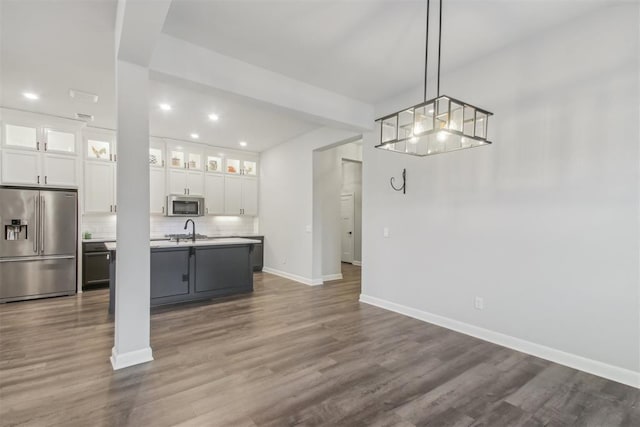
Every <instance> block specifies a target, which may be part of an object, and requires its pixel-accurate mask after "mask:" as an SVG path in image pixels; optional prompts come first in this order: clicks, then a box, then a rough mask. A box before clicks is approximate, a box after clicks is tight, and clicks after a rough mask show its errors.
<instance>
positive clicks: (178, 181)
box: [168, 168, 204, 196]
mask: <svg viewBox="0 0 640 427" xmlns="http://www.w3.org/2000/svg"><path fill="white" fill-rule="evenodd" d="M168 182H169V193H170V194H183V195H188V196H202V195H204V176H203V173H202V172H200V171H191V170H187V169H171V168H169V180H168Z"/></svg>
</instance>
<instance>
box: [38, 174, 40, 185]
mask: <svg viewBox="0 0 640 427" xmlns="http://www.w3.org/2000/svg"><path fill="white" fill-rule="evenodd" d="M38 184H40V175H38Z"/></svg>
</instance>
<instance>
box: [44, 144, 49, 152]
mask: <svg viewBox="0 0 640 427" xmlns="http://www.w3.org/2000/svg"><path fill="white" fill-rule="evenodd" d="M47 144H48V142H45V143H44V151H47Z"/></svg>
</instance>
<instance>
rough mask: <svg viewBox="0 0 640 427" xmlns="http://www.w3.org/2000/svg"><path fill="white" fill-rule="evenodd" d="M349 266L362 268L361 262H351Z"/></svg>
mask: <svg viewBox="0 0 640 427" xmlns="http://www.w3.org/2000/svg"><path fill="white" fill-rule="evenodd" d="M351 264H353V265H357V266H358V267H362V261H353V262H352V263H351Z"/></svg>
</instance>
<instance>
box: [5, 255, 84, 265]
mask: <svg viewBox="0 0 640 427" xmlns="http://www.w3.org/2000/svg"><path fill="white" fill-rule="evenodd" d="M74 258H75V255H50V256H44V257H43V256H40V255H38V256H25V257H20V258H0V264H2V263H8V262H26V261H49V260H56V259H74Z"/></svg>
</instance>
